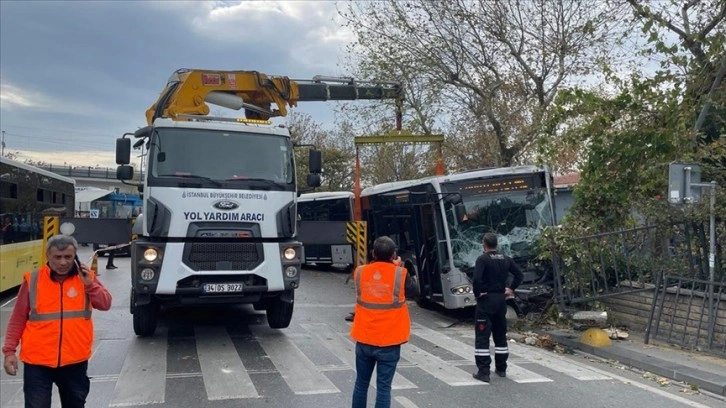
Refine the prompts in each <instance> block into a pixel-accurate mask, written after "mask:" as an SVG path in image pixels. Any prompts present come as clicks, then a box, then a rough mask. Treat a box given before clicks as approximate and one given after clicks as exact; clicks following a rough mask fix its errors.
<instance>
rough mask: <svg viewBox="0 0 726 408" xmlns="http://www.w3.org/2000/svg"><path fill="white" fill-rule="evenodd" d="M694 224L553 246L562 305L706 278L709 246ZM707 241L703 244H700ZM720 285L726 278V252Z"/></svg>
mask: <svg viewBox="0 0 726 408" xmlns="http://www.w3.org/2000/svg"><path fill="white" fill-rule="evenodd" d="M703 235H704V234H703V229H698V228H694V227H693V226H692V225H689V224H676V225H661V226H644V227H639V228H633V229H628V230H620V231H612V232H606V233H601V234H594V235H589V236H584V237H576V238H571V239H568V240H566V241H564V242H558V243H557V245H555V244H554V243H552V244H551V245H550V247H551V248H554V249H552V255H553V261H554V262H553V269H554V275H555V295H556V296H557V302H558V303H559V304H560V305H569V304H577V303H584V302H591V301H594V300H598V299H602V298H605V297H611V296H617V295H622V294H626V293H633V292H640V291H648V290H653V289H652V288H653V285H654V284H656V280H657V278H658V277H659V276H663V275H668V276H682V277H688V278H694V279H701V280H706V279H708V276H709V271H708V269H709V268H708V254H707V250H706V248H708V245H707V244H706V242H705V240H703V239H701V237H703ZM700 241H703V242H700ZM715 258H716V259H715V263H716V275H715V276H716V279H715V280H716V281H719V280H721V279H722V278H725V277H726V276H724V273H723V271H722V269H723V268H722V260H721V254H720V252H719V253H718V254H717V255H716V257H715Z"/></svg>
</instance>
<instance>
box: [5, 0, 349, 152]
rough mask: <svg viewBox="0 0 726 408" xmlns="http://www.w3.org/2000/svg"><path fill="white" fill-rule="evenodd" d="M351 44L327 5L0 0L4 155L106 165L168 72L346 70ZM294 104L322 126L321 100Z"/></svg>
mask: <svg viewBox="0 0 726 408" xmlns="http://www.w3.org/2000/svg"><path fill="white" fill-rule="evenodd" d="M351 39H352V36H351V34H350V33H349V32H348V31H346V30H345V29H344V28H342V27H341V24H340V21H339V17H338V15H337V11H336V4H335V2H333V1H290V2H253V1H243V2H237V1H200V2H196V1H191V2H173V1H162V2H145V1H88V2H85V1H5V0H3V1H0V86H1V90H0V129H2V130H3V131H5V153H6V154H7V153H8V152H16V151H17V152H20V153H21V160H22V159H26V158H31V159H33V160H42V161H46V162H51V163H57V164H63V163H64V162H65V163H69V164H73V165H95V164H100V165H102V166H115V164H114V159H113V157H114V149H115V140H116V138H117V137H120V136H121V135H122V134H123V133H124V132H129V131H134V130H135V129H137V128H138V127H141V126H145V125H146V121H145V117H144V112H145V110H146V109H147V108H148V107H149V106H151V104H152V103H153V102H154V101H155V100H156V98H157V97H158V96H159V93H160V92H161V90H162V88H163V87H164V86H165V84H166V81H167V79H168V78H169V76H170V75H171V73H172V72H173V71H175V70H176V69H179V68H203V69H220V70H255V71H260V72H263V73H266V74H273V75H286V76H289V77H290V78H293V79H310V78H312V76H314V75H317V74H320V75H329V76H340V75H347V74H348V73H347V72H342V71H341V70H342V69H343V68H341V62H342V61H343V60H344V59H345V51H344V49H345V45H346V44H347V43H348V42H349V41H350V40H351ZM211 108H212V109H213V110H214V106H211ZM296 109H297V110H298V111H299V112H304V113H309V114H311V115H312V116H313V119H314V120H316V121H318V122H320V123H324V124H326V123H329V124H332V122H333V106H332V105H330V104H329V103H324V102H320V103H310V104H307V105H306V104H301V105H300V107H299V108H296Z"/></svg>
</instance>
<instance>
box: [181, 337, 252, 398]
mask: <svg viewBox="0 0 726 408" xmlns="http://www.w3.org/2000/svg"><path fill="white" fill-rule="evenodd" d="M195 332H196V342H197V355H198V356H199V365H200V366H201V368H202V378H203V379H204V388H205V389H206V390H207V398H208V399H209V400H210V401H215V400H226V399H236V398H257V397H259V394H258V393H257V389H255V386H254V385H253V384H252V379H251V378H250V375H249V374H248V373H247V370H246V369H245V366H244V364H242V360H241V359H240V357H239V354H238V353H237V350H236V349H235V348H234V344H233V343H232V339H231V338H230V337H229V334H227V330H225V328H224V327H197V328H195Z"/></svg>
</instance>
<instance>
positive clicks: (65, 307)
mask: <svg viewBox="0 0 726 408" xmlns="http://www.w3.org/2000/svg"><path fill="white" fill-rule="evenodd" d="M50 274H51V272H50V268H49V267H48V266H47V265H43V266H42V267H41V268H40V269H39V270H37V271H34V272H32V273H31V272H26V273H25V275H24V276H23V278H24V279H25V283H26V284H27V286H28V300H29V304H30V314H29V315H28V321H27V323H26V325H25V330H23V335H22V337H21V338H20V359H21V360H22V361H24V362H26V363H28V364H35V365H42V366H47V367H61V366H65V365H69V364H74V363H80V362H82V361H86V360H88V359H90V358H91V347H92V346H93V321H92V320H91V300H90V298H89V297H88V295H87V294H86V292H85V288H84V284H83V281H81V278H79V277H78V275H75V276H69V277H67V278H66V279H65V280H64V281H63V282H56V281H54V280H53V279H52V278H51V276H50ZM94 275H95V272H94V271H93V270H91V276H92V277H93V276H94Z"/></svg>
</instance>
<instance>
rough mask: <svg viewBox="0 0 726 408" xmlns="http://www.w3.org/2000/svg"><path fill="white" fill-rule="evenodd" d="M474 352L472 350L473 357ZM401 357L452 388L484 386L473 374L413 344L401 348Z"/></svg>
mask: <svg viewBox="0 0 726 408" xmlns="http://www.w3.org/2000/svg"><path fill="white" fill-rule="evenodd" d="M473 353H474V351H473V350H472V355H473ZM401 355H402V356H403V357H404V358H405V359H406V360H408V361H410V362H412V363H415V364H416V365H418V366H419V367H420V368H422V369H423V370H425V371H426V372H427V373H429V374H431V375H433V376H434V377H436V378H438V379H439V380H441V381H443V382H445V383H446V384H448V385H451V386H459V385H482V384H484V383H482V382H481V381H479V380H476V379H474V378H473V377H472V376H471V373H467V372H466V371H464V370H462V369H460V368H458V367H455V366H453V365H451V364H449V363H447V362H445V361H444V360H442V359H440V358H438V357H436V356H435V355H433V354H431V353H429V352H427V351H424V350H422V349H420V348H418V347H416V346H414V345H412V344H406V345H404V346H403V347H402V348H401Z"/></svg>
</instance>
